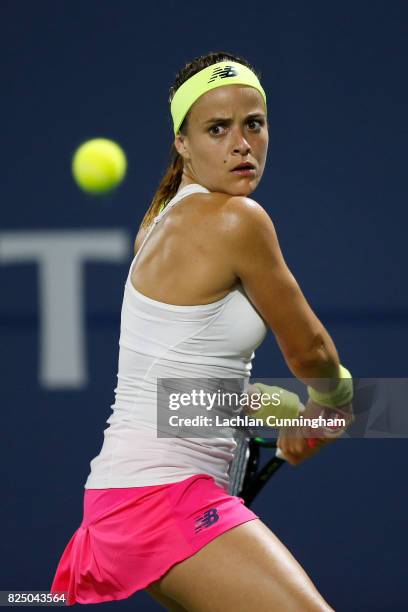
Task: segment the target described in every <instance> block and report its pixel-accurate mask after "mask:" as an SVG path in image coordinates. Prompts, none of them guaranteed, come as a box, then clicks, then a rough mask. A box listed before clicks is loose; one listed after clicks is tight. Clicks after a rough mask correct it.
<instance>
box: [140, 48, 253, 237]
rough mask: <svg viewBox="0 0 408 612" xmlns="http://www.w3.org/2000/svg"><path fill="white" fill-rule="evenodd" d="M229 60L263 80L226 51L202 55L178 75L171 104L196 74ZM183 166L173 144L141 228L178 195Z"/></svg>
mask: <svg viewBox="0 0 408 612" xmlns="http://www.w3.org/2000/svg"><path fill="white" fill-rule="evenodd" d="M229 60H230V61H233V62H238V63H240V64H244V65H245V66H247V67H248V68H250V70H252V71H253V72H254V73H255V74H256V75H257V77H258V78H259V79H261V73H260V72H257V71H256V70H255V68H254V67H253V66H252V65H251V64H250V63H249V62H248V61H247V60H245V59H243V58H242V57H238V56H237V55H232V54H231V53H226V52H224V51H216V52H214V53H208V54H207V55H201V56H200V57H196V58H195V59H193V60H192V61H191V62H189V63H188V64H186V65H185V66H184V68H181V70H179V72H178V73H177V75H176V79H175V81H174V84H173V85H172V86H171V87H170V91H169V104H170V103H171V101H172V99H173V97H174V94H175V93H176V91H177V90H178V88H179V87H180V86H181V85H182V84H183V83H184V82H185V81H187V80H188V79H189V78H190V77H192V76H193V75H194V74H196V73H197V72H199V71H200V70H203V69H204V68H207V67H208V66H212V64H217V63H218V62H224V61H229ZM189 115H190V111H189V112H188V113H187V115H186V116H185V118H184V120H183V123H182V124H181V126H180V129H179V131H180V132H181V133H182V134H184V135H186V133H187V127H188V117H189ZM183 164H184V162H183V158H182V156H181V155H180V154H179V152H178V151H177V149H176V147H175V146H174V142H172V144H171V148H170V161H169V164H168V166H167V169H166V171H165V173H164V175H163V177H162V179H161V181H160V183H159V186H158V188H157V190H156V193H155V194H154V197H153V200H152V203H151V204H150V206H149V208H148V210H147V211H146V213H145V216H144V217H143V220H142V224H141V227H148V226H149V225H150V224H151V223H152V221H153V219H154V217H155V216H156V215H158V213H159V209H160V207H161V205H162V204H163V203H164V205H165V206H166V204H167V203H168V202H169V201H170V200H171V198H173V197H174V196H175V195H176V193H177V191H178V188H179V185H180V183H181V177H182V174H183Z"/></svg>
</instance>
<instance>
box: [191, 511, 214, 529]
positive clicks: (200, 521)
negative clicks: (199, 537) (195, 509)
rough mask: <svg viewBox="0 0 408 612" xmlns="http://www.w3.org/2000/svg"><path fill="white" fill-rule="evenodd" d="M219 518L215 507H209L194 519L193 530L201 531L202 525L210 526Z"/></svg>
mask: <svg viewBox="0 0 408 612" xmlns="http://www.w3.org/2000/svg"><path fill="white" fill-rule="evenodd" d="M219 518H220V517H219V515H218V512H217V508H211V509H210V510H207V511H206V512H204V514H203V515H202V516H200V517H199V518H197V519H196V520H195V528H194V531H195V532H196V533H198V532H199V531H201V529H203V527H210V526H211V525H213V524H214V523H216V522H217V521H218V519H219Z"/></svg>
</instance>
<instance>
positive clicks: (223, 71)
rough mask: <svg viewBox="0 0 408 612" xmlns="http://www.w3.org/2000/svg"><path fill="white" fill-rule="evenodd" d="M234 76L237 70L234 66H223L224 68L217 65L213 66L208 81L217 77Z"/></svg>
mask: <svg viewBox="0 0 408 612" xmlns="http://www.w3.org/2000/svg"><path fill="white" fill-rule="evenodd" d="M236 76H238V70H237V69H236V68H235V66H225V68H220V67H218V68H214V70H213V71H212V74H211V78H210V80H209V81H208V82H209V83H212V82H213V81H215V79H217V78H220V79H226V78H228V77H236Z"/></svg>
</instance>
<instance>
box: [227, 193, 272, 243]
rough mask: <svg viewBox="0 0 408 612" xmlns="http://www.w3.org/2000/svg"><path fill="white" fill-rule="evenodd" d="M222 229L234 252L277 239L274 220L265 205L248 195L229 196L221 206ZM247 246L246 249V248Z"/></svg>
mask: <svg viewBox="0 0 408 612" xmlns="http://www.w3.org/2000/svg"><path fill="white" fill-rule="evenodd" d="M220 213H221V218H222V221H223V222H222V223H221V224H220V230H221V232H222V238H223V240H224V241H225V246H226V247H227V248H228V249H230V251H231V252H232V253H235V252H236V251H237V250H238V251H239V252H241V253H243V248H244V247H246V248H252V247H253V246H255V244H258V245H259V244H261V243H262V242H270V241H271V240H273V239H276V231H275V227H274V224H273V221H272V219H271V217H270V216H269V214H268V213H267V211H266V210H265V209H264V208H263V206H262V205H261V204H260V203H259V202H257V201H256V200H254V199H252V198H249V197H246V196H229V197H228V198H226V200H225V202H224V205H223V206H222V208H221V211H220ZM246 248H245V250H246Z"/></svg>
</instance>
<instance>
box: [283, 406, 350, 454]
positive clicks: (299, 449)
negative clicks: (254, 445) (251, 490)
mask: <svg viewBox="0 0 408 612" xmlns="http://www.w3.org/2000/svg"><path fill="white" fill-rule="evenodd" d="M300 414H301V416H303V417H304V418H310V419H317V418H318V417H319V416H321V417H322V418H324V419H335V418H339V419H344V421H345V424H340V425H338V426H333V427H331V426H330V427H329V426H328V427H318V428H315V427H310V426H303V427H300V426H293V427H281V428H280V431H279V437H278V442H277V445H278V447H279V448H280V449H281V451H282V453H283V454H284V456H285V459H286V460H287V461H288V463H290V464H291V465H297V464H298V463H301V462H302V461H303V460H304V459H308V458H309V457H313V456H314V455H316V453H317V452H319V450H320V449H321V448H323V447H324V446H326V444H330V443H331V442H334V441H335V440H337V439H338V438H339V437H340V436H341V435H342V433H343V432H344V431H345V430H346V429H347V427H349V426H350V425H351V423H352V422H353V421H354V414H353V405H352V403H349V404H346V405H344V406H339V407H336V408H331V407H328V406H322V405H321V404H317V403H316V402H314V401H313V400H311V399H309V400H308V402H307V404H306V407H305V409H304V411H302V412H301V413H300ZM299 416H300V415H299Z"/></svg>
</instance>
